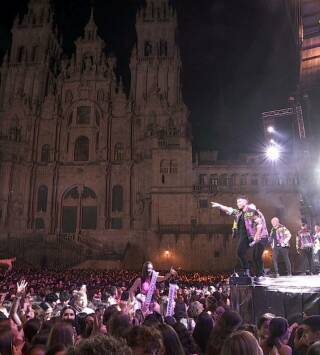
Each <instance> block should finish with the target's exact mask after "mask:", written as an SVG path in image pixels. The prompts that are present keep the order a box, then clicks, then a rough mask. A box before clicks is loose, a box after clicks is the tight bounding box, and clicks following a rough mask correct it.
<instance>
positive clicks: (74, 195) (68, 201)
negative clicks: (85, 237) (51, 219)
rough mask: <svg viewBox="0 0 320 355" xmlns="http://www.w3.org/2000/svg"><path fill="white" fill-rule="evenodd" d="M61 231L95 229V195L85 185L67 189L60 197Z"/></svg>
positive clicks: (73, 231)
mask: <svg viewBox="0 0 320 355" xmlns="http://www.w3.org/2000/svg"><path fill="white" fill-rule="evenodd" d="M61 215H62V221H61V230H62V233H75V232H76V231H77V229H78V230H95V229H97V219H98V216H97V215H98V213H97V195H96V193H95V192H94V191H93V190H92V189H90V188H89V187H87V186H82V187H79V186H76V187H73V188H72V189H69V190H68V191H67V192H66V193H65V194H64V196H63V198H62V213H61Z"/></svg>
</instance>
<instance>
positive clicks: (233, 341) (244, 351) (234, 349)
mask: <svg viewBox="0 0 320 355" xmlns="http://www.w3.org/2000/svg"><path fill="white" fill-rule="evenodd" d="M230 354H232V355H249V354H250V355H263V351H262V349H261V347H260V345H259V343H258V340H257V339H256V338H255V337H254V335H253V334H252V333H250V332H248V331H246V330H239V331H236V332H234V333H231V335H230V336H229V337H228V338H227V339H226V340H225V342H224V344H223V347H222V349H221V352H220V355H230Z"/></svg>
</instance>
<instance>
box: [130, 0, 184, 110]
mask: <svg viewBox="0 0 320 355" xmlns="http://www.w3.org/2000/svg"><path fill="white" fill-rule="evenodd" d="M136 31H137V43H136V46H135V48H134V50H133V52H132V56H131V63H130V67H131V95H132V98H133V100H134V101H136V103H137V104H141V103H142V102H143V101H146V100H148V97H149V96H150V94H151V92H152V91H153V90H154V89H155V88H156V89H157V90H159V93H160V94H161V95H163V96H164V97H165V98H166V100H167V101H168V103H169V105H176V104H178V103H180V101H181V82H180V73H181V60H180V53H179V48H178V46H177V42H176V37H177V16H176V11H175V9H174V8H173V6H172V5H171V4H170V1H169V0H146V2H145V5H144V6H143V7H142V8H140V9H139V11H138V13H137V16H136Z"/></svg>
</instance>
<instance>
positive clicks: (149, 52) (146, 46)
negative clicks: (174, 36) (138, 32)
mask: <svg viewBox="0 0 320 355" xmlns="http://www.w3.org/2000/svg"><path fill="white" fill-rule="evenodd" d="M151 55H152V43H151V42H150V41H145V42H144V56H145V57H150V56H151Z"/></svg>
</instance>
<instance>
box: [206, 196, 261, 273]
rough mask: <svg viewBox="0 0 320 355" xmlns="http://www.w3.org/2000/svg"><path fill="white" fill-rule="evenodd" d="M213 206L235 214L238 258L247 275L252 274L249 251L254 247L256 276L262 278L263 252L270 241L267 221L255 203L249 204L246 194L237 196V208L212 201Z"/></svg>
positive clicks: (229, 213) (234, 233)
mask: <svg viewBox="0 0 320 355" xmlns="http://www.w3.org/2000/svg"><path fill="white" fill-rule="evenodd" d="M211 205H212V207H218V208H220V209H221V210H222V211H224V212H226V213H227V214H228V215H234V216H235V220H234V223H233V228H232V229H233V237H234V238H235V237H237V236H238V237H239V244H238V250H237V254H238V258H239V260H240V264H241V267H242V268H243V270H244V272H245V274H246V275H248V276H250V270H249V263H248V260H247V256H246V254H247V252H248V250H249V249H250V247H253V262H254V264H255V267H256V271H257V273H256V277H257V279H260V278H261V277H262V276H264V267H263V260H262V254H263V251H264V248H265V246H266V245H267V243H268V230H267V227H266V221H265V218H264V216H263V214H262V213H261V211H259V210H258V209H257V208H256V206H255V205H253V204H249V200H248V198H247V197H246V196H239V197H238V198H237V207H238V208H237V209H235V208H232V207H227V206H224V205H221V204H220V203H216V202H211Z"/></svg>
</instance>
